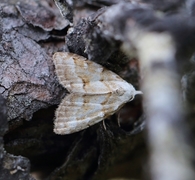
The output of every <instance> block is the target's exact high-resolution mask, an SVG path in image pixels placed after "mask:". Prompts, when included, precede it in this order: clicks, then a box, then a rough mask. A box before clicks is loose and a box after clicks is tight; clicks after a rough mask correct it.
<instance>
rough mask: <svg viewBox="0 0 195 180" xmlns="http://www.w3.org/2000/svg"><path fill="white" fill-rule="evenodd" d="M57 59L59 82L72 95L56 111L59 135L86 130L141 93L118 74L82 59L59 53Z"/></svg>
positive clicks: (55, 57) (55, 125) (55, 126)
mask: <svg viewBox="0 0 195 180" xmlns="http://www.w3.org/2000/svg"><path fill="white" fill-rule="evenodd" d="M53 59H54V65H55V69H56V74H57V77H58V79H59V82H60V83H61V84H62V85H63V86H64V87H65V88H66V89H67V90H68V91H69V92H70V94H68V95H67V96H66V97H65V98H64V99H63V100H62V102H61V103H60V105H59V107H58V108H57V110H56V119H55V121H54V132H55V133H56V134H71V133H74V132H78V131H80V130H83V129H86V128H88V127H89V126H92V125H93V124H96V123H98V122H100V121H101V120H103V119H105V118H106V117H108V116H110V115H112V114H114V113H115V112H116V111H117V110H118V109H119V108H121V107H122V106H123V105H124V104H125V103H126V102H127V101H130V100H132V99H133V98H134V96H135V95H136V94H141V91H136V90H135V89H134V87H133V86H132V85H131V84H129V83H127V82H126V81H124V80H123V79H122V78H120V77H119V76H118V75H117V74H115V73H113V72H112V71H109V70H107V69H106V68H104V67H103V66H101V65H99V64H97V63H95V62H93V61H89V60H87V59H86V58H84V57H82V56H79V55H76V54H72V53H68V52H57V53H55V54H54V56H53Z"/></svg>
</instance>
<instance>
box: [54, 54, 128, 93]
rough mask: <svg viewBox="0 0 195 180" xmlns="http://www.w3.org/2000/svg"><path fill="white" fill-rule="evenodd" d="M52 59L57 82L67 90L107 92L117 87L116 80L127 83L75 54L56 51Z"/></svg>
mask: <svg viewBox="0 0 195 180" xmlns="http://www.w3.org/2000/svg"><path fill="white" fill-rule="evenodd" d="M53 59H54V65H55V69H56V74H57V76H58V79H59V82H60V83H61V84H62V85H63V86H64V87H65V88H66V89H67V90H68V91H69V92H77V93H84V94H97V93H98V92H100V91H101V93H109V92H111V91H114V90H115V89H117V88H118V87H116V82H120V83H127V82H125V81H124V80H123V79H122V78H120V77H119V76H118V75H117V74H115V73H113V72H112V71H109V70H107V69H106V68H104V67H102V66H101V65H99V64H97V63H95V62H93V61H90V60H87V59H86V58H84V57H82V56H79V55H77V54H72V53H68V52H57V53H55V54H54V56H53Z"/></svg>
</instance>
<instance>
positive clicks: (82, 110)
mask: <svg viewBox="0 0 195 180" xmlns="http://www.w3.org/2000/svg"><path fill="white" fill-rule="evenodd" d="M122 105H123V102H121V101H120V99H118V98H117V97H116V96H114V95H113V94H103V95H99V94H98V95H79V94H68V95H67V96H66V97H65V98H64V99H63V100H62V102H61V104H60V105H59V107H58V108H57V110H56V119H55V121H54V132H55V133H56V134H61V135H62V134H71V133H75V132H78V131H80V130H83V129H86V128H88V127H89V126H92V125H94V124H96V123H98V122H100V121H101V120H103V119H105V118H106V117H108V116H110V115H112V114H113V113H114V112H116V111H117V110H118V109H119V107H121V106H122Z"/></svg>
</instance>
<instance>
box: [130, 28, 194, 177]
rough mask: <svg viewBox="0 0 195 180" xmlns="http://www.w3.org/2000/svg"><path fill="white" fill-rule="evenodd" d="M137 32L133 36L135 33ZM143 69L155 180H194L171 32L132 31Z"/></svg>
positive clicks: (152, 172) (149, 142)
mask: <svg viewBox="0 0 195 180" xmlns="http://www.w3.org/2000/svg"><path fill="white" fill-rule="evenodd" d="M132 32H133V33H132ZM129 38H130V39H131V42H133V44H134V45H135V47H136V49H137V52H138V58H139V60H140V66H141V70H142V76H143V79H142V84H141V86H142V91H143V93H144V102H143V105H144V107H145V111H146V116H147V139H148V145H149V149H150V168H151V179H152V180H184V179H185V180H192V179H194V177H195V174H194V170H193V168H192V162H191V161H192V157H193V155H192V153H193V151H192V148H190V146H189V144H188V143H187V141H186V139H187V137H186V136H187V134H186V132H187V129H186V123H185V122H184V121H185V119H184V115H183V107H182V101H181V93H180V83H179V82H180V79H179V76H178V73H177V70H176V62H175V52H176V49H175V44H174V41H173V39H172V37H171V36H170V35H169V34H168V33H155V32H140V31H139V30H135V31H131V33H130V35H129Z"/></svg>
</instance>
